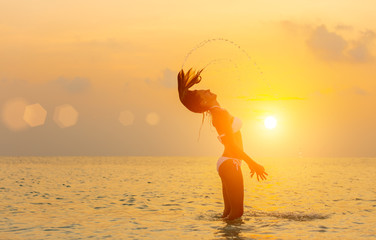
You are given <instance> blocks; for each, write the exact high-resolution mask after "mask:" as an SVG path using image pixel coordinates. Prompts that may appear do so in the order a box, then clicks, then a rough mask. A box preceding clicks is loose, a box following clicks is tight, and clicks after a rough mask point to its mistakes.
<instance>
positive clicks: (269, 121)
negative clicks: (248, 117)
mask: <svg viewBox="0 0 376 240" xmlns="http://www.w3.org/2000/svg"><path fill="white" fill-rule="evenodd" d="M264 125H265V127H266V128H267V129H274V128H275V127H276V126H277V119H276V118H275V117H273V116H268V117H267V118H265V120H264Z"/></svg>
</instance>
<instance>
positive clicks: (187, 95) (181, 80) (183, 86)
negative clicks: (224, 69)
mask: <svg viewBox="0 0 376 240" xmlns="http://www.w3.org/2000/svg"><path fill="white" fill-rule="evenodd" d="M203 70H204V69H201V70H199V71H197V72H196V71H194V70H193V69H192V68H191V69H189V70H188V72H186V73H184V70H183V69H182V70H180V72H179V73H178V92H179V99H180V101H181V103H182V104H183V105H184V106H185V107H186V108H188V109H189V110H190V111H192V112H195V113H203V112H205V111H207V109H203V108H202V107H201V106H200V99H199V97H198V96H197V95H196V92H195V91H191V90H189V88H191V87H192V86H193V85H195V84H197V83H199V82H201V79H202V77H201V75H200V74H201V72H202V71H203Z"/></svg>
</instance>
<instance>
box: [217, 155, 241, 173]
mask: <svg viewBox="0 0 376 240" xmlns="http://www.w3.org/2000/svg"><path fill="white" fill-rule="evenodd" d="M227 160H232V162H233V163H234V165H235V167H236V170H239V168H240V166H241V165H242V160H240V159H237V158H231V157H223V156H222V157H220V158H219V159H218V161H217V171H218V172H219V167H220V166H221V165H222V163H224V162H225V161H227Z"/></svg>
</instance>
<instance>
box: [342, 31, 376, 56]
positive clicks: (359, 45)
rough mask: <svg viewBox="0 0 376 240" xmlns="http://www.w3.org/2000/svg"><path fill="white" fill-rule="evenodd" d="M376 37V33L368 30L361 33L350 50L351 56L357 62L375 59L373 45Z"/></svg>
mask: <svg viewBox="0 0 376 240" xmlns="http://www.w3.org/2000/svg"><path fill="white" fill-rule="evenodd" d="M375 38H376V33H375V32H373V31H371V30H367V31H365V32H362V33H361V36H360V38H359V39H358V40H357V41H355V42H354V43H353V47H352V48H351V49H350V50H349V51H348V54H349V56H350V58H351V59H352V60H354V61H356V62H368V61H371V60H373V58H374V56H373V55H372V53H371V46H372V44H373V41H374V40H375Z"/></svg>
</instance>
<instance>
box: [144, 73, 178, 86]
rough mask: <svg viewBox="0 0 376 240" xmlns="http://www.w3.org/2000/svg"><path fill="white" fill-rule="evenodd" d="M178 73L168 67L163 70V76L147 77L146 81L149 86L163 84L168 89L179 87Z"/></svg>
mask: <svg viewBox="0 0 376 240" xmlns="http://www.w3.org/2000/svg"><path fill="white" fill-rule="evenodd" d="M177 75H178V73H177V72H175V71H173V70H171V69H169V68H166V69H164V70H163V75H162V77H161V78H158V79H157V80H151V79H149V78H147V79H145V83H146V84H148V85H149V86H158V87H160V86H162V87H164V88H168V89H177V87H178V86H177Z"/></svg>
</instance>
